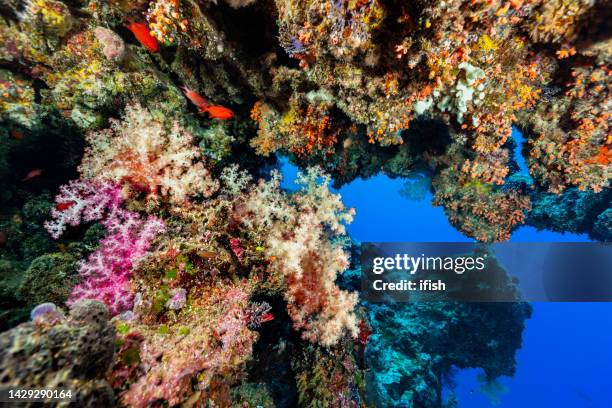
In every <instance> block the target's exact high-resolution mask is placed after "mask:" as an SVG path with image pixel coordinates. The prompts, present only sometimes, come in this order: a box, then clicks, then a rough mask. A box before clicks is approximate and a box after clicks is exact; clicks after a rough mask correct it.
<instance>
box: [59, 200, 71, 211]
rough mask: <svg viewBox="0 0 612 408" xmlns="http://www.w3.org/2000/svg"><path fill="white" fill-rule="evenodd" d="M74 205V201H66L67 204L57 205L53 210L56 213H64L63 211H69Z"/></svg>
mask: <svg viewBox="0 0 612 408" xmlns="http://www.w3.org/2000/svg"><path fill="white" fill-rule="evenodd" d="M75 204H76V201H67V202H64V203H58V204H57V205H56V206H55V209H56V210H57V211H65V210H67V209H69V208H70V207H72V206H73V205H75Z"/></svg>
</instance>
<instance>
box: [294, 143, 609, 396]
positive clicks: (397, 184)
mask: <svg viewBox="0 0 612 408" xmlns="http://www.w3.org/2000/svg"><path fill="white" fill-rule="evenodd" d="M516 133H518V132H516ZM516 133H515V134H514V136H515V137H517V138H520V134H518V136H517V134H516ZM517 142H519V143H520V142H522V140H521V139H519V140H517ZM517 150H519V151H520V149H517ZM517 156H520V154H519V155H517ZM282 163H283V164H282V172H283V175H284V180H283V187H285V188H288V189H295V188H296V185H295V184H294V183H293V180H294V179H295V176H296V174H297V169H296V168H295V167H294V166H292V165H290V164H288V163H287V161H286V160H283V161H282ZM519 165H520V167H521V169H522V170H523V171H526V165H525V163H524V160H523V161H522V162H519ZM403 185H404V181H403V180H400V179H395V180H391V179H389V178H388V177H386V176H384V175H378V176H375V177H372V178H370V179H368V180H356V181H354V182H352V183H350V184H349V185H347V186H344V187H342V188H341V189H340V190H338V192H339V193H340V194H341V195H342V199H343V202H344V203H345V205H347V206H349V207H354V208H355V209H356V210H357V214H356V217H355V220H354V221H353V223H352V224H351V225H349V227H348V232H349V233H350V234H351V237H352V238H353V239H355V240H357V241H404V242H426V241H431V242H435V241H441V242H465V241H470V239H468V238H466V237H465V236H463V235H462V234H461V233H460V232H458V231H457V230H456V229H455V228H454V227H452V226H451V225H450V224H449V222H448V221H447V219H446V217H445V215H444V212H443V210H442V208H440V207H433V206H432V205H431V196H428V197H426V198H425V199H424V200H421V201H410V200H407V199H405V198H403V197H402V196H400V194H399V191H400V190H401V189H402V187H403ZM586 240H587V238H586V236H584V235H575V234H560V233H555V232H550V231H537V230H535V229H534V228H531V227H522V228H520V229H518V230H517V231H515V233H514V234H513V235H512V238H511V241H516V242H557V241H564V242H575V241H586ZM532 306H533V309H534V310H533V317H532V318H531V319H529V320H528V321H527V322H526V329H525V331H524V332H523V348H522V349H521V350H519V351H518V353H517V355H516V360H517V372H516V375H515V376H514V377H512V378H502V379H500V383H502V384H503V385H504V386H505V387H507V392H506V393H504V394H502V395H500V404H499V405H497V406H498V407H501V408H566V407H567V408H583V407H584V408H610V407H612V304H602V303H573V304H564V303H534V304H532ZM479 373H480V371H479V370H475V369H474V370H463V371H461V372H459V373H458V374H457V376H456V377H455V380H456V387H455V389H454V392H455V394H456V395H457V397H458V399H459V402H460V407H464V408H465V407H468V408H490V407H492V406H494V405H492V403H491V402H490V400H489V399H488V398H487V397H486V396H484V395H483V394H481V393H480V392H479V391H478V389H479V387H480V386H479V383H478V381H477V375H478V374H479Z"/></svg>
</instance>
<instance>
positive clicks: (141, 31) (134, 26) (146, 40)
mask: <svg viewBox="0 0 612 408" xmlns="http://www.w3.org/2000/svg"><path fill="white" fill-rule="evenodd" d="M127 28H128V29H129V30H130V31H131V32H132V34H134V37H136V39H137V40H138V42H139V43H140V44H142V46H143V47H145V48H146V49H147V50H149V51H150V52H153V53H155V52H159V44H158V43H157V39H155V37H153V36H152V35H151V32H150V31H149V27H147V25H146V24H143V23H136V22H134V21H129V24H128V26H127Z"/></svg>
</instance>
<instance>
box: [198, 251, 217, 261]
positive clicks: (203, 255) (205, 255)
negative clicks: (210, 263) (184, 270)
mask: <svg viewBox="0 0 612 408" xmlns="http://www.w3.org/2000/svg"><path fill="white" fill-rule="evenodd" d="M197 254H198V256H199V257H200V258H203V259H214V258H216V257H217V256H219V255H218V254H217V253H215V252H211V251H198V252H197Z"/></svg>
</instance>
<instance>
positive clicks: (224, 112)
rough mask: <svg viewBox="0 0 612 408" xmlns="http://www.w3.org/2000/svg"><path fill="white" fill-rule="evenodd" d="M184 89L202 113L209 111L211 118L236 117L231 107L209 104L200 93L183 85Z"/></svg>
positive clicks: (225, 118)
mask: <svg viewBox="0 0 612 408" xmlns="http://www.w3.org/2000/svg"><path fill="white" fill-rule="evenodd" d="M182 89H183V93H184V94H185V96H186V97H187V99H189V100H190V101H191V103H193V104H194V105H195V106H197V107H198V109H199V110H200V112H201V113H205V112H207V113H208V116H209V117H210V118H213V119H220V120H227V119H231V118H233V117H234V112H232V110H231V109H229V108H226V107H225V106H220V105H211V104H209V103H208V101H207V100H206V99H204V98H203V97H202V96H201V95H200V94H199V93H197V92H195V91H193V90H191V89H189V88H187V87H186V86H184V87H182Z"/></svg>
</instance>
